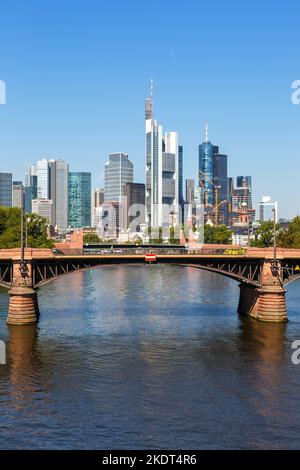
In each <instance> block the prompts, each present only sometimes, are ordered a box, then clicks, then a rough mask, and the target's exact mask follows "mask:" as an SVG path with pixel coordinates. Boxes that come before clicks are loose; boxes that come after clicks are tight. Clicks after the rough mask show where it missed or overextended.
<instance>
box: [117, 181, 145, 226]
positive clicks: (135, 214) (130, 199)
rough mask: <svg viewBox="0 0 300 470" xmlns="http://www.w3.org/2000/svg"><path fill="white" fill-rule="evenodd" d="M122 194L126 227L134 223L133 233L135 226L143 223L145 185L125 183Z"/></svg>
mask: <svg viewBox="0 0 300 470" xmlns="http://www.w3.org/2000/svg"><path fill="white" fill-rule="evenodd" d="M123 194H124V196H125V198H126V206H127V207H126V216H127V217H126V218H127V221H126V222H125V224H126V227H128V226H129V224H131V223H132V222H133V221H135V222H136V223H135V227H132V229H133V231H136V226H137V225H139V224H143V223H145V216H146V214H145V185H144V184H142V183H127V184H125V186H124V189H123Z"/></svg>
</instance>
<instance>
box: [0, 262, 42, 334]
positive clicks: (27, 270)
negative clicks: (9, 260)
mask: <svg viewBox="0 0 300 470" xmlns="http://www.w3.org/2000/svg"><path fill="white" fill-rule="evenodd" d="M12 270H13V273H12V278H13V281H12V287H11V289H10V290H9V306H8V317H7V323H8V324H10V325H28V324H32V323H36V322H37V321H38V317H39V306H38V299H37V291H36V289H35V288H34V286H33V282H32V279H33V276H32V263H31V261H26V264H24V266H23V269H21V265H20V260H19V259H13V264H12Z"/></svg>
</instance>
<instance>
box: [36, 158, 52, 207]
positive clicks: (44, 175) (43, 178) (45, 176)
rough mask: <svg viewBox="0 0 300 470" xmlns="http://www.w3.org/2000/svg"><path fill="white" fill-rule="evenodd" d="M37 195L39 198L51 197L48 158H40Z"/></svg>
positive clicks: (37, 164)
mask: <svg viewBox="0 0 300 470" xmlns="http://www.w3.org/2000/svg"><path fill="white" fill-rule="evenodd" d="M35 168H36V176H37V197H38V199H50V193H51V191H50V169H49V162H48V160H47V159H46V158H43V159H42V160H38V161H37V163H36V165H35Z"/></svg>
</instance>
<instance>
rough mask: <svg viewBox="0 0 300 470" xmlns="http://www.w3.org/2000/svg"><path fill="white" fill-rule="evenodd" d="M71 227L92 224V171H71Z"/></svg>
mask: <svg viewBox="0 0 300 470" xmlns="http://www.w3.org/2000/svg"><path fill="white" fill-rule="evenodd" d="M68 187H69V191H68V201H69V202H68V215H69V223H68V225H69V227H72V228H82V227H89V226H90V225H91V173H87V172H70V173H69V182H68Z"/></svg>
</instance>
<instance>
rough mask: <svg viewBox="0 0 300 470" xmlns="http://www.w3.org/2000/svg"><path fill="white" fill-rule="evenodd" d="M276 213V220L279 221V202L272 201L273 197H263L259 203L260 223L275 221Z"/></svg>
mask: <svg viewBox="0 0 300 470" xmlns="http://www.w3.org/2000/svg"><path fill="white" fill-rule="evenodd" d="M274 211H275V220H276V222H277V221H278V203H277V201H272V198H271V196H263V197H262V199H261V201H260V203H259V221H260V222H267V221H269V220H274Z"/></svg>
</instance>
